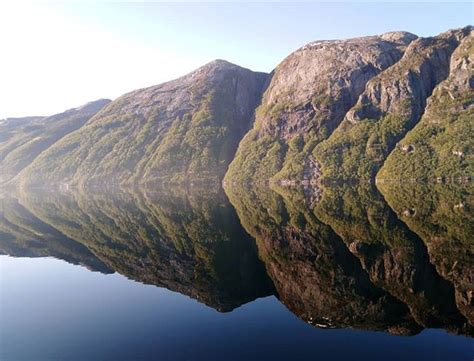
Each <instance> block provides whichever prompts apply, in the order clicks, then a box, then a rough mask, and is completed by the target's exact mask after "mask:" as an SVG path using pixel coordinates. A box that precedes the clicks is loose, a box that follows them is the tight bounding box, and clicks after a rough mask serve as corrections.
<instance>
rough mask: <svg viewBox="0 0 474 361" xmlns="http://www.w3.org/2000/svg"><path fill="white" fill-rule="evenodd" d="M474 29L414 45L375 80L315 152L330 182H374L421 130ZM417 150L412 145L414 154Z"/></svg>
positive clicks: (418, 42) (446, 34)
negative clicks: (436, 93) (436, 92)
mask: <svg viewBox="0 0 474 361" xmlns="http://www.w3.org/2000/svg"><path fill="white" fill-rule="evenodd" d="M470 31H471V30H470V28H469V27H468V28H464V29H460V30H453V31H448V32H446V33H443V34H441V35H438V36H436V37H432V38H419V39H416V40H414V41H413V42H412V43H411V44H410V45H409V46H408V47H407V49H406V51H405V54H404V55H403V57H402V58H401V59H400V61H398V62H397V63H396V64H395V65H393V66H392V67H390V68H388V69H387V70H385V71H383V72H382V73H380V74H379V75H378V76H376V77H374V78H373V79H371V80H370V81H369V82H368V83H367V85H366V88H365V91H364V92H363V93H362V94H361V95H360V97H359V100H358V101H357V104H356V105H355V106H354V107H353V108H352V109H351V110H349V112H348V113H347V114H346V115H345V119H344V121H343V122H342V123H341V125H340V126H339V127H338V129H337V130H336V131H335V132H334V133H333V134H332V135H331V136H330V137H329V139H327V140H326V141H324V142H322V143H321V144H319V145H318V146H317V147H316V149H315V151H314V152H313V154H314V156H315V157H316V159H317V160H318V161H319V162H320V163H321V165H322V171H323V177H324V178H325V179H330V180H334V179H337V180H354V179H356V180H360V179H366V180H373V179H374V178H375V175H376V173H377V171H378V170H379V169H380V167H381V166H382V165H383V162H384V161H385V159H386V157H387V155H388V154H389V153H390V152H391V151H392V150H393V149H394V148H395V145H396V144H397V142H399V141H400V140H401V139H402V138H403V137H404V136H405V134H406V133H407V132H408V131H409V130H410V129H411V128H413V126H415V124H417V122H418V121H419V120H420V117H421V116H422V114H423V113H424V111H425V107H426V102H427V99H428V97H429V96H430V95H431V93H432V92H433V89H434V88H435V87H436V85H437V84H439V83H440V82H441V81H443V80H444V79H446V77H447V76H448V74H449V68H450V59H451V55H452V53H453V52H454V50H455V49H456V48H457V47H458V46H459V43H460V41H461V40H462V39H464V38H465V37H466V36H469V33H470ZM414 148H416V145H414V146H413V145H408V146H407V152H408V153H410V152H412V151H413V150H414Z"/></svg>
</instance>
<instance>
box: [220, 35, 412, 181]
mask: <svg viewBox="0 0 474 361" xmlns="http://www.w3.org/2000/svg"><path fill="white" fill-rule="evenodd" d="M414 38H416V37H415V36H414V35H412V34H409V33H388V34H384V35H382V36H371V37H365V38H357V39H350V40H344V41H343V40H336V41H319V42H314V43H310V44H308V45H306V46H304V47H302V48H301V49H299V50H297V51H296V52H294V53H293V54H291V55H290V56H288V58H286V59H285V60H284V61H283V62H282V63H281V64H280V65H279V66H278V67H277V68H276V70H275V71H274V74H273V76H272V80H271V83H270V85H269V87H268V89H267V91H266V92H265V94H264V97H263V100H262V104H261V105H260V107H259V108H258V110H257V113H256V120H255V126H254V128H253V129H252V130H251V131H250V132H249V133H248V134H247V135H246V137H245V138H244V139H243V141H242V142H241V144H240V146H239V150H238V152H237V154H236V158H235V159H234V161H233V162H232V164H231V166H230V168H229V172H228V174H227V176H226V181H228V182H245V181H247V180H252V181H258V180H262V181H267V180H268V179H269V178H271V177H275V178H276V179H284V178H291V177H294V176H298V175H301V174H302V172H303V171H304V168H305V166H306V164H307V163H308V162H309V160H310V158H311V156H310V155H311V152H312V150H313V148H314V146H315V145H316V144H317V143H319V142H320V141H321V140H323V139H325V138H327V137H328V136H329V135H330V134H331V132H332V131H333V130H334V129H335V128H336V127H337V126H338V125H339V123H340V122H341V121H342V119H343V118H344V115H345V114H346V112H347V111H348V110H349V109H350V108H351V107H352V106H353V105H354V104H355V103H356V101H357V98H358V97H359V95H360V94H361V93H362V92H363V91H364V89H365V85H366V83H367V82H368V81H369V80H370V79H371V78H373V77H374V76H376V75H377V74H379V73H380V72H381V71H383V70H385V69H387V68H388V67H390V66H391V65H393V64H394V63H396V62H397V61H398V60H399V59H400V58H401V57H402V55H403V53H404V51H405V48H406V46H407V45H408V44H409V43H410V42H411V41H412V40H413V39H414Z"/></svg>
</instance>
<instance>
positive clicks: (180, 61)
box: [0, 0, 474, 119]
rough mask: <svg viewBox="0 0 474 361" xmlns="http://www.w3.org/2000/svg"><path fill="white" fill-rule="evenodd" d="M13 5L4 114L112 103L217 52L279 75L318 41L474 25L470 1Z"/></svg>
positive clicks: (2, 33)
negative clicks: (292, 57) (291, 57)
mask: <svg viewBox="0 0 474 361" xmlns="http://www.w3.org/2000/svg"><path fill="white" fill-rule="evenodd" d="M6 2H7V4H4V3H2V4H0V49H1V50H0V119H1V118H4V117H10V116H26V115H48V114H53V113H58V112H61V111H63V110H65V109H67V108H71V107H75V106H79V105H81V104H83V103H85V102H88V101H91V100H95V99H98V98H111V99H114V98H116V97H118V96H119V95H121V94H123V93H125V92H128V91H131V90H133V89H136V88H141V87H145V86H150V85H154V84H158V83H160V82H163V81H166V80H170V79H173V78H175V77H177V76H180V75H183V74H185V73H187V72H189V71H191V70H193V69H194V68H197V67H199V66H201V65H203V64H205V63H207V62H209V61H211V60H213V59H216V58H220V59H226V60H228V61H231V62H233V63H236V64H239V65H241V66H244V67H247V68H250V69H253V70H261V71H271V70H272V69H273V68H274V67H275V66H276V65H277V64H278V63H279V62H280V61H281V60H282V59H283V58H284V57H285V56H286V55H288V54H289V53H290V52H291V51H293V50H295V49H297V48H298V47H300V46H302V45H304V44H305V43H307V42H309V41H313V40H317V39H335V38H347V37H353V36H361V35H370V34H379V33H383V32H386V31H392V30H406V31H410V32H413V33H416V34H418V35H421V36H429V35H434V34H437V33H439V32H442V31H445V30H447V29H450V28H455V27H461V26H465V25H469V24H472V23H474V21H473V19H474V14H473V5H472V3H471V2H465V3H454V2H449V3H447V2H446V3H443V2H437V3H429V2H423V3H413V2H406V1H405V2H398V3H386V2H385V3H379V2H370V3H358V2H338V3H334V2H332V3H329V2H326V3H321V2H320V3H257V4H256V3H196V2H194V3H174V4H172V3H95V2H90V1H88V2H82V3H79V2H73V3H71V2H69V3H54V4H52V3H51V4H48V3H43V4H35V5H32V4H30V5H25V3H21V4H19V3H18V2H14V1H13V0H11V4H8V0H7V1H6ZM15 3H16V5H14V4H15Z"/></svg>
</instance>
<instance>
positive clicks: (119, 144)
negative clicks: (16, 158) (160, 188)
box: [22, 60, 267, 185]
mask: <svg viewBox="0 0 474 361" xmlns="http://www.w3.org/2000/svg"><path fill="white" fill-rule="evenodd" d="M266 79H267V74H264V73H255V72H252V71H250V70H247V69H244V68H241V67H238V66H236V65H233V64H230V63H228V62H225V61H222V60H216V61H214V62H211V63H209V64H207V65H205V66H203V67H201V68H199V69H198V70H196V71H194V72H192V73H190V74H188V75H186V76H184V77H181V78H179V79H176V80H174V81H170V82H168V83H164V84H161V85H158V86H154V87H150V88H146V89H141V90H137V91H134V92H131V93H129V94H125V95H123V96H122V97H120V98H118V99H117V100H115V101H114V102H112V103H111V104H109V106H107V108H106V109H104V111H102V112H101V113H100V114H98V115H97V116H96V117H94V118H93V119H91V121H89V122H88V123H87V124H86V125H85V126H84V127H82V128H81V129H80V130H78V131H77V132H75V133H73V134H70V135H69V136H67V137H65V138H64V139H62V140H61V141H60V142H58V143H57V144H55V145H54V146H52V147H51V148H50V149H48V151H47V152H45V153H44V154H42V155H41V157H39V158H38V159H37V161H36V162H35V163H34V164H33V165H32V166H31V167H30V168H29V169H28V171H27V172H25V173H24V174H23V175H22V183H23V184H24V185H34V184H41V183H43V184H44V183H57V182H66V183H72V184H81V185H84V184H94V183H102V184H103V183H127V182H139V183H152V182H177V183H183V182H208V181H217V182H219V181H220V180H221V179H222V177H223V176H224V173H225V171H226V169H227V166H228V164H229V162H230V161H231V159H232V157H233V156H234V153H235V150H236V148H237V145H238V143H239V141H240V139H241V138H242V136H243V135H244V134H245V132H246V131H247V130H248V129H249V128H250V126H251V122H252V117H253V113H254V108H255V107H256V105H257V104H258V102H259V101H260V97H261V93H262V90H263V86H264V84H265V82H266Z"/></svg>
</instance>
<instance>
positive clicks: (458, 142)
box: [225, 26, 474, 184]
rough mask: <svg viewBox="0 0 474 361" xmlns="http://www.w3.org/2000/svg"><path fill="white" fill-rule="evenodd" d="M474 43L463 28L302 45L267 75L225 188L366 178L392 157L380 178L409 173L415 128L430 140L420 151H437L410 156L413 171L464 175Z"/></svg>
mask: <svg viewBox="0 0 474 361" xmlns="http://www.w3.org/2000/svg"><path fill="white" fill-rule="evenodd" d="M473 37H474V33H473V28H472V27H471V26H468V27H465V28H462V29H457V30H450V31H448V32H445V33H442V34H440V35H438V36H435V37H428V38H417V37H416V36H415V35H413V34H409V33H403V32H396V33H387V34H383V35H381V36H372V37H365V38H357V39H349V40H344V41H319V42H314V43H310V44H308V45H306V46H304V47H302V48H301V49H299V50H297V51H296V52H294V53H293V54H291V55H290V56H289V57H288V58H286V59H285V60H284V61H283V62H282V63H281V64H280V65H279V66H278V67H277V68H276V70H275V71H274V74H273V77H272V80H271V82H270V84H269V86H268V89H267V91H266V92H265V94H264V96H263V99H262V104H261V105H260V106H259V108H258V109H257V112H256V120H255V124H254V127H253V129H252V130H251V131H250V132H249V133H248V134H247V135H246V136H245V138H244V139H243V140H242V142H241V144H240V145H239V149H238V151H237V153H236V157H235V159H234V160H233V162H232V163H231V165H230V167H229V171H228V173H227V174H226V177H225V183H226V184H231V183H242V182H251V183H261V182H268V181H271V182H277V183H280V184H294V183H300V182H301V183H304V184H305V183H316V181H317V180H318V179H319V180H324V181H334V180H338V181H339V180H345V181H347V180H373V179H374V178H375V176H376V174H377V172H378V170H379V169H380V168H381V166H382V165H383V164H384V161H385V159H387V157H388V156H389V154H391V152H392V151H393V152H394V155H393V161H391V162H390V161H389V162H387V169H389V167H392V168H393V171H392V172H391V175H387V176H388V177H392V176H394V174H398V175H400V174H409V173H407V172H408V171H411V168H410V166H411V158H412V156H411V155H409V156H406V157H405V161H404V162H402V164H401V163H400V157H403V154H404V153H412V148H416V147H417V145H416V144H415V143H416V142H415V140H413V141H411V140H410V143H407V142H405V140H404V137H405V135H406V134H407V132H409V131H410V130H411V129H412V128H413V127H415V126H416V125H417V124H418V122H420V126H419V127H418V128H417V129H414V132H413V133H410V134H411V135H410V136H411V137H412V138H410V139H413V137H415V134H418V135H419V136H418V139H419V140H418V142H419V143H421V142H423V141H422V140H424V141H425V142H426V141H428V140H429V142H430V144H432V145H431V146H430V147H424V148H423V149H427V148H431V147H434V148H437V150H436V151H434V152H431V153H429V152H428V153H429V154H427V151H426V150H423V151H422V150H420V151H419V152H418V151H415V153H419V155H418V156H417V157H419V158H420V160H419V162H424V163H423V164H420V165H419V166H417V168H418V169H420V173H422V174H423V175H426V174H428V173H429V172H430V171H429V170H428V169H430V168H432V166H433V163H434V162H435V158H439V157H444V158H449V159H447V160H445V161H443V162H445V163H449V164H450V168H449V169H451V170H452V169H454V168H456V173H455V174H457V175H464V176H466V175H467V176H468V175H470V174H472V162H469V161H470V148H472V139H473V137H472V134H473V130H472V122H469V119H470V118H472V107H471V104H472V99H473V98H472V93H473V91H472V88H473V86H474V85H473V81H472V66H471V65H470V60H469V59H471V58H472V45H471V44H472V39H473ZM447 78H448V79H447ZM448 88H451V89H453V90H452V91H449V90H447V89H448ZM442 89H444V90H442ZM432 93H433V96H431V95H432ZM447 100H449V101H448V102H447ZM435 113H436V114H435ZM422 117H423V119H422V120H421V121H420V119H421V118H422ZM435 118H440V119H439V120H437V121H436V122H434V121H433V119H435ZM424 119H426V120H424ZM456 120H457V121H456ZM432 123H436V125H433V124H432ZM423 124H429V125H428V126H427V125H423ZM405 143H407V144H405ZM412 143H413V144H412ZM397 144H398V147H397ZM448 144H449V145H448ZM448 148H449V149H448ZM435 153H439V155H436V154H435ZM422 158H423V159H424V160H421V159H422ZM389 164H392V166H390V165H389ZM468 164H470V166H469V165H468ZM439 167H441V168H443V169H444V170H443V172H447V171H448V168H447V167H448V166H447V165H446V166H444V165H443V166H441V165H440V166H439ZM433 172H434V173H439V172H436V171H433ZM425 173H426V174H425ZM394 177H395V176H394Z"/></svg>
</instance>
